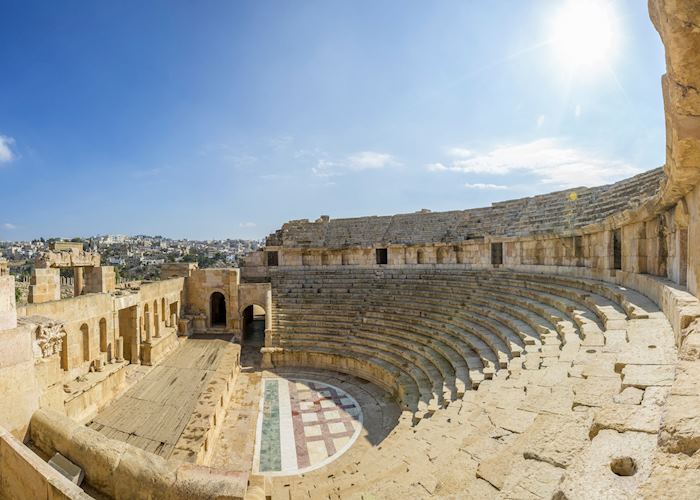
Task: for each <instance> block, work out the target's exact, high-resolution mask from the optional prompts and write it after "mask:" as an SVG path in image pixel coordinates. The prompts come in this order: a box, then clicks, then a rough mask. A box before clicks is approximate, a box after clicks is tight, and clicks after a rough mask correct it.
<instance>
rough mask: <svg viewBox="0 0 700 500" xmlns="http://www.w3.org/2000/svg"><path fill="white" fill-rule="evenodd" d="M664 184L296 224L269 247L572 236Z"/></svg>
mask: <svg viewBox="0 0 700 500" xmlns="http://www.w3.org/2000/svg"><path fill="white" fill-rule="evenodd" d="M663 180H664V173H663V171H662V169H660V168H657V169H654V170H650V171H648V172H645V173H642V174H639V175H637V176H635V177H631V178H629V179H625V180H623V181H620V182H618V183H615V184H611V185H607V186H598V187H594V188H586V187H579V188H573V189H568V190H566V191H558V192H555V193H549V194H544V195H539V196H534V197H531V198H521V199H517V200H509V201H504V202H499V203H493V204H492V205H491V206H490V207H485V208H476V209H470V210H462V211H452V212H430V211H420V212H417V213H413V214H397V215H393V216H384V217H376V216H373V217H358V218H352V219H330V218H328V217H327V216H323V217H321V218H320V219H318V220H316V221H315V222H310V221H308V220H295V221H290V222H288V223H286V224H284V225H283V226H282V228H281V229H279V230H278V231H277V232H275V233H274V234H271V235H270V236H269V237H268V239H267V246H268V247H270V248H272V247H283V248H309V249H313V248H320V247H323V248H327V249H345V248H368V247H374V246H384V247H386V246H389V245H409V246H411V245H430V244H434V243H462V242H466V241H469V240H473V239H478V238H484V237H487V236H491V237H506V238H507V237H519V236H524V235H537V234H561V233H572V232H573V231H575V230H579V229H582V228H585V227H587V226H590V225H592V224H599V223H602V222H604V221H605V220H606V219H607V218H608V217H610V216H612V215H614V214H617V213H620V212H623V211H624V210H628V209H630V208H634V207H637V206H640V205H641V204H642V203H643V202H645V201H646V200H648V199H649V198H650V197H652V196H654V195H655V194H656V193H657V192H658V190H659V187H660V184H661V183H662V181H663ZM257 265H260V263H258V264H257ZM290 265H294V264H290ZM307 265H316V264H315V263H313V264H312V263H309V264H307Z"/></svg>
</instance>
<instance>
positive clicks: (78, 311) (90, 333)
mask: <svg viewBox="0 0 700 500" xmlns="http://www.w3.org/2000/svg"><path fill="white" fill-rule="evenodd" d="M18 312H19V314H20V316H43V317H46V318H51V319H56V320H60V321H62V322H64V325H65V329H66V332H67V335H66V337H65V338H64V342H63V346H62V350H61V369H62V370H64V371H65V372H66V373H65V374H64V377H65V379H66V380H70V379H73V378H75V377H78V376H80V375H82V374H84V373H87V372H88V371H89V370H90V365H91V363H92V362H93V361H94V360H96V359H98V358H99V359H102V360H103V361H104V362H107V352H108V349H109V346H113V345H114V342H115V318H114V314H113V312H114V307H113V300H112V297H111V296H110V295H108V294H90V295H82V296H80V297H73V298H69V299H64V300H59V301H53V302H44V303H40V304H27V305H26V306H23V307H20V308H19V311H18ZM101 334H102V335H106V344H105V343H104V342H102V345H101V342H100V341H101V340H105V338H102V339H101ZM103 348H104V350H103Z"/></svg>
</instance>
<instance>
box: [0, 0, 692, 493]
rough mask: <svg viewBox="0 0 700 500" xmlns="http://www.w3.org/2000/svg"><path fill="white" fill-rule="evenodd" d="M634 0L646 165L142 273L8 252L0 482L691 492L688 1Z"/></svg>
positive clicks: (103, 489) (318, 224)
mask: <svg viewBox="0 0 700 500" xmlns="http://www.w3.org/2000/svg"><path fill="white" fill-rule="evenodd" d="M649 11H650V17H651V20H652V22H653V23H654V26H655V27H656V29H657V31H658V32H659V34H660V36H661V40H662V42H663V44H664V47H665V51H666V65H667V71H666V74H665V75H664V76H663V78H662V84H661V90H662V92H663V97H664V106H665V114H666V162H665V165H663V167H660V168H657V169H654V170H651V171H648V172H645V173H642V174H639V175H636V176H634V177H631V178H629V179H626V180H622V181H620V182H617V183H615V184H611V185H607V186H599V187H592V188H586V187H581V188H576V189H569V190H566V191H559V192H554V193H550V194H545V195H540V196H535V197H531V198H524V199H516V200H511V201H505V202H499V203H493V204H492V205H491V206H488V207H484V208H478V209H468V210H462V211H453V212H430V211H420V212H417V213H412V214H397V215H393V216H373V217H362V218H350V219H335V218H332V217H329V216H321V217H320V218H319V219H318V220H315V221H308V220H294V221H290V222H288V223H286V224H284V225H283V226H282V227H281V228H280V229H279V230H277V231H276V232H274V233H273V234H271V235H270V236H269V237H268V238H267V241H266V245H265V247H264V248H263V249H262V250H260V251H257V252H254V253H252V254H249V255H248V256H247V257H246V261H245V265H244V266H241V267H240V268H225V269H199V268H197V266H196V265H195V264H191V263H171V264H164V265H163V266H162V268H161V277H160V280H158V281H152V282H145V281H144V282H129V283H124V284H120V285H119V286H117V284H116V279H115V272H114V269H113V268H112V267H110V266H103V265H101V264H102V262H101V259H100V256H99V255H98V254H96V253H90V252H86V251H84V250H83V248H82V246H81V245H77V246H76V245H75V244H71V243H67V242H66V243H61V242H58V243H56V244H55V245H54V246H53V248H52V249H51V251H48V252H46V253H44V254H42V255H40V256H38V257H37V259H36V262H35V270H34V273H33V275H32V278H31V285H30V289H29V300H28V304H26V305H20V304H16V303H15V294H14V287H15V283H14V277H12V276H11V275H10V274H9V272H8V268H7V265H6V263H4V262H0V425H1V427H0V498H8V499H24V498H27V499H64V498H65V499H69V498H70V499H88V498H98V499H101V498H114V499H136V498H143V499H148V498H153V499H157V498H167V499H185V498H187V499H196V498H202V499H208V498H211V499H213V498H217V499H234V498H246V499H257V498H259V499H262V498H272V499H302V498H391V499H403V498H432V497H435V498H470V499H472V498H473V499H488V498H504V499H543V498H556V499H570V500H574V499H602V498H606V499H627V498H654V499H655V498H674V499H685V498H687V499H697V498H700V302H699V301H698V296H699V294H700V90H699V89H700V7H699V6H698V3H697V1H696V0H650V1H649ZM66 269H72V270H73V273H74V277H75V279H74V287H75V290H74V291H75V293H74V297H72V298H66V299H61V298H60V272H61V270H66Z"/></svg>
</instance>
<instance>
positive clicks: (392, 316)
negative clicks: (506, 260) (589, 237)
mask: <svg viewBox="0 0 700 500" xmlns="http://www.w3.org/2000/svg"><path fill="white" fill-rule="evenodd" d="M272 290H273V308H272V322H273V332H274V333H273V345H274V346H277V347H281V348H283V349H281V350H280V351H279V352H276V353H275V354H274V355H273V362H275V363H276V364H294V363H296V364H302V358H304V357H305V358H304V359H305V361H304V362H307V363H312V364H314V365H316V366H317V367H320V366H321V365H324V366H326V367H330V366H331V364H329V363H330V360H333V363H335V364H336V365H338V364H342V363H344V362H341V361H340V360H341V359H352V360H353V361H352V362H351V363H350V364H351V365H352V366H350V365H347V366H345V368H346V369H347V371H348V372H351V373H353V374H354V375H358V376H363V374H364V375H367V374H366V373H362V371H363V370H365V371H367V370H369V371H372V373H371V374H370V375H371V376H372V377H373V380H374V381H376V382H378V383H380V385H382V386H383V387H385V388H387V389H388V390H390V391H391V392H392V393H394V394H395V395H397V398H398V399H399V401H400V403H401V404H402V406H403V407H404V409H405V410H408V411H410V412H412V413H413V414H414V416H415V417H416V418H417V419H420V418H422V417H424V416H427V415H429V414H431V413H433V412H434V411H436V410H437V409H438V408H441V407H445V406H447V405H448V404H449V403H450V401H453V400H455V399H456V398H459V397H461V396H462V395H463V394H464V392H465V391H466V390H469V389H474V388H476V387H478V385H479V384H480V383H481V381H482V380H484V379H490V378H492V377H493V376H494V375H495V373H496V372H498V371H499V370H502V369H508V370H517V369H537V368H539V366H540V363H541V360H542V358H544V357H552V356H558V355H559V353H560V351H561V348H562V347H563V346H564V345H566V343H569V342H573V343H576V345H578V344H579V343H581V342H586V341H587V342H591V343H593V344H595V343H596V342H598V343H600V342H601V340H602V336H603V334H604V332H605V331H606V330H610V329H623V328H624V327H625V321H626V319H627V318H628V317H643V315H644V300H643V299H645V298H643V297H642V296H639V297H633V299H634V300H630V299H629V297H630V294H629V293H627V291H625V290H623V289H621V288H620V287H616V286H615V285H610V284H607V283H602V282H598V281H595V280H585V279H579V278H571V277H562V276H556V277H552V276H545V275H537V274H527V273H516V272H508V271H469V270H455V269H439V268H431V269H383V270H378V269H376V268H354V269H352V270H340V271H339V270H322V269H304V270H291V269H278V270H275V272H274V273H272ZM640 304H641V305H640ZM517 358H523V359H521V360H518V361H517V362H515V361H513V360H514V359H517ZM334 368H335V369H338V367H337V366H334ZM358 371H359V372H358ZM380 372H381V376H379V375H377V373H380ZM387 377H389V378H391V377H394V381H388V380H385V379H386V378H387ZM378 379H379V380H378Z"/></svg>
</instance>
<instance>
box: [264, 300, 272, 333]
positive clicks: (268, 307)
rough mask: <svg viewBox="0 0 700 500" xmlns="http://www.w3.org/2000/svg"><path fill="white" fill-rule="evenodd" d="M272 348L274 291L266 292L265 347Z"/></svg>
mask: <svg viewBox="0 0 700 500" xmlns="http://www.w3.org/2000/svg"><path fill="white" fill-rule="evenodd" d="M270 346H272V290H267V292H265V347H270Z"/></svg>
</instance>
